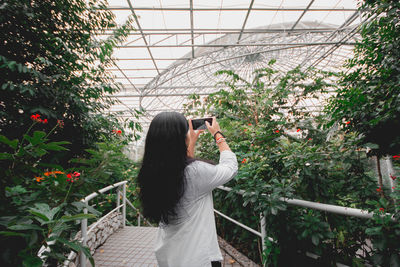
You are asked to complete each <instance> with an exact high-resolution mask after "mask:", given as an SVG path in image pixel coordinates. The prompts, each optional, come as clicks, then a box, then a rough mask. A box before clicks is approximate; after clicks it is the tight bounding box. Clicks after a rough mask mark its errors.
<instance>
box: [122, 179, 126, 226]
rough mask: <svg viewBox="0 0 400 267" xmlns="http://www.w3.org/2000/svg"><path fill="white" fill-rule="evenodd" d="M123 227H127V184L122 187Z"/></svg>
mask: <svg viewBox="0 0 400 267" xmlns="http://www.w3.org/2000/svg"><path fill="white" fill-rule="evenodd" d="M122 195H123V197H122V205H123V206H122V227H125V226H126V184H123V185H122Z"/></svg>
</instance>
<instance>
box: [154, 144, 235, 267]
mask: <svg viewBox="0 0 400 267" xmlns="http://www.w3.org/2000/svg"><path fill="white" fill-rule="evenodd" d="M237 169H238V164H237V159H236V155H235V154H234V153H233V152H231V151H229V150H225V151H222V152H221V154H220V159H219V164H218V165H212V164H209V163H205V162H203V161H194V162H192V163H191V164H189V165H188V166H187V167H186V169H185V192H184V194H183V196H182V198H181V200H180V201H179V203H178V206H177V207H178V208H177V216H174V217H173V218H169V224H168V225H165V224H163V223H160V225H159V230H158V236H157V241H156V246H155V254H156V258H157V262H158V265H159V266H160V267H205V266H207V267H209V266H211V261H221V260H222V255H221V252H220V249H219V246H218V240H217V231H216V228H215V219H214V205H213V197H212V190H213V189H214V188H216V187H218V186H220V185H223V184H225V183H226V182H228V181H229V180H231V179H232V178H233V177H234V176H235V175H236V173H237Z"/></svg>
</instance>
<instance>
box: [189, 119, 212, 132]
mask: <svg viewBox="0 0 400 267" xmlns="http://www.w3.org/2000/svg"><path fill="white" fill-rule="evenodd" d="M206 121H208V123H209V124H210V125H212V118H202V119H192V126H193V130H206V129H207V126H206Z"/></svg>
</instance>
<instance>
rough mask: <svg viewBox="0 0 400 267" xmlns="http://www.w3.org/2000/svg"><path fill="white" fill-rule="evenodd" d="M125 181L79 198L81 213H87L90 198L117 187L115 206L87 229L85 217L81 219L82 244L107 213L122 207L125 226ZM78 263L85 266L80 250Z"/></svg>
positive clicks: (83, 244) (84, 256)
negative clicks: (82, 205) (81, 203)
mask: <svg viewBox="0 0 400 267" xmlns="http://www.w3.org/2000/svg"><path fill="white" fill-rule="evenodd" d="M126 183H127V181H122V182H119V183H115V184H113V185H109V186H107V187H104V188H102V189H100V190H99V191H97V192H93V193H91V194H90V195H88V196H86V197H85V198H84V199H82V200H81V202H83V203H85V208H84V209H83V213H85V214H87V212H88V210H87V208H86V207H87V206H88V205H89V201H90V200H92V199H93V198H95V197H97V196H98V195H99V194H103V193H105V192H107V191H109V190H111V189H113V188H117V207H116V208H115V209H113V210H112V211H110V212H109V213H107V214H106V215H104V216H103V217H101V218H100V219H99V220H98V221H97V222H96V223H94V224H93V225H92V226H91V227H90V229H89V230H88V227H87V219H83V220H82V221H81V243H82V246H86V241H87V237H88V234H89V233H90V232H91V231H92V230H93V229H94V228H95V227H96V226H97V225H98V224H99V223H100V222H102V221H103V220H104V219H105V218H106V217H107V216H108V215H109V214H111V213H112V212H114V211H116V210H120V208H122V227H125V225H126ZM121 188H122V204H120V191H121ZM80 265H81V267H86V255H85V254H84V253H82V252H81V256H80Z"/></svg>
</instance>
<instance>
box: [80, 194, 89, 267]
mask: <svg viewBox="0 0 400 267" xmlns="http://www.w3.org/2000/svg"><path fill="white" fill-rule="evenodd" d="M87 205H88V202H87V201H85V208H84V209H83V213H84V214H87V213H88V210H87V208H86V206H87ZM81 235H82V246H86V240H87V219H83V220H82V221H81ZM81 267H86V256H85V253H83V252H81Z"/></svg>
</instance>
